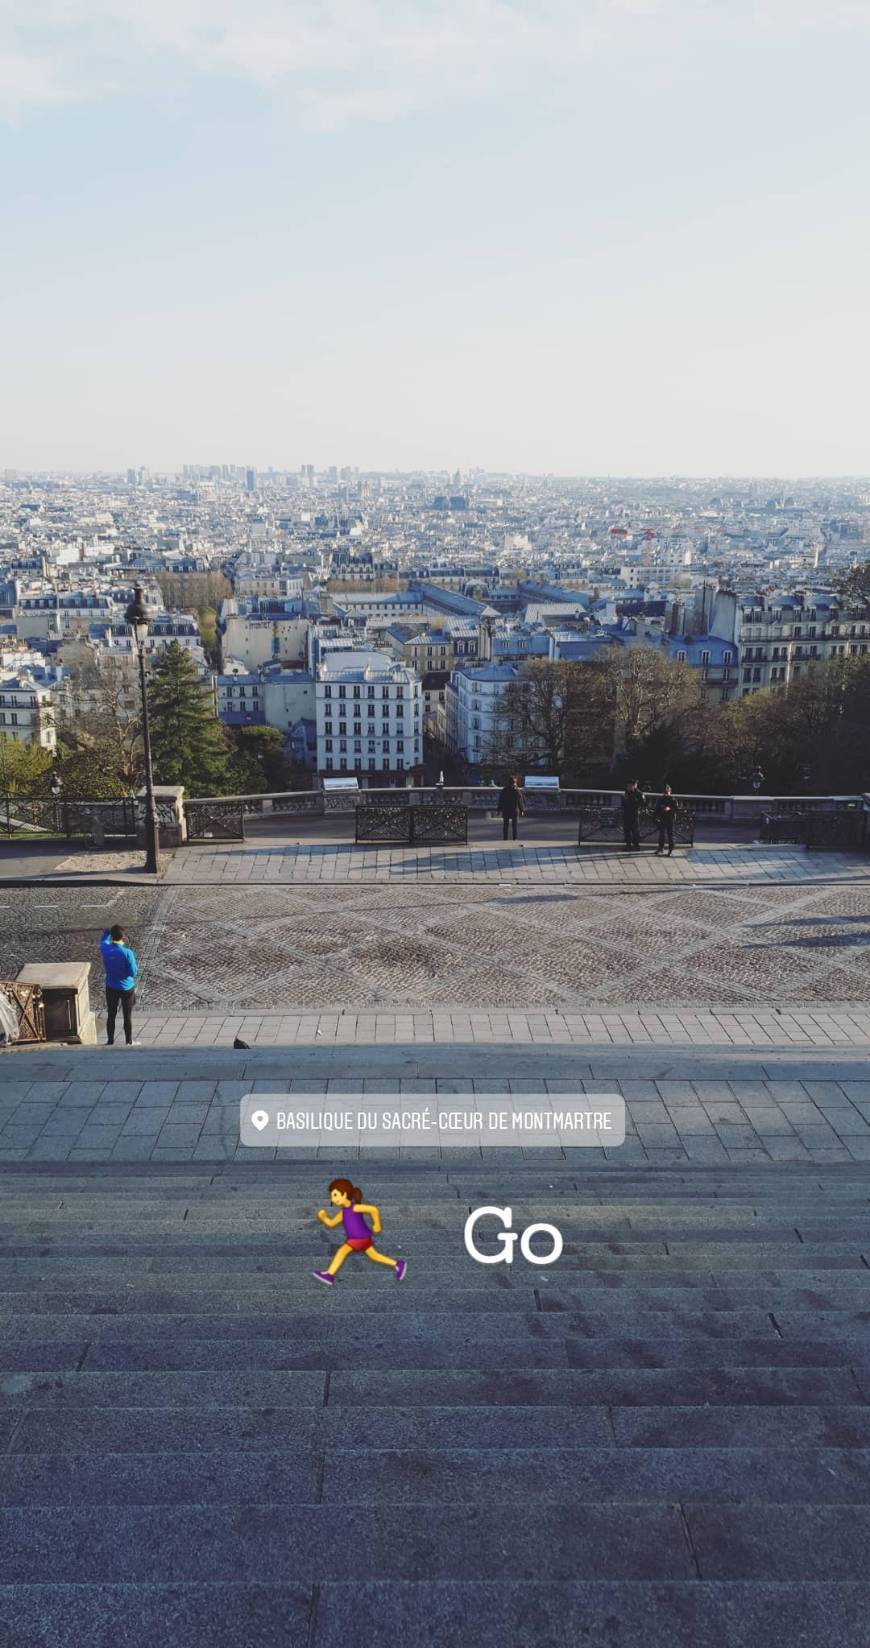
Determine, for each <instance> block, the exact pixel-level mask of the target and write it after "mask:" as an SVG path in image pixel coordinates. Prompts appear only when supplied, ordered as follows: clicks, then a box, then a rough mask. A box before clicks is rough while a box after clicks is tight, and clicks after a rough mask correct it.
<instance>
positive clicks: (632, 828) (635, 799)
mask: <svg viewBox="0 0 870 1648" xmlns="http://www.w3.org/2000/svg"><path fill="white" fill-rule="evenodd" d="M645 806H646V802H645V800H644V797H643V792H642V791H641V789H640V787H639V785H638V782H637V779H636V778H632V779H630V780H629V782H628V784H626V787H625V794H624V795H623V797H622V833H623V835H624V836H625V846H626V851H627V852H629V853H632V852H634V853H636V852H638V851H639V850H640V812H641V808H642V807H645Z"/></svg>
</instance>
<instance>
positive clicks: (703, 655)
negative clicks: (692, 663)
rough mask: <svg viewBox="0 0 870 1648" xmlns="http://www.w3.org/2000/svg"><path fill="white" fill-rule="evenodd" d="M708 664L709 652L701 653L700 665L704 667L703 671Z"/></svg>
mask: <svg viewBox="0 0 870 1648" xmlns="http://www.w3.org/2000/svg"><path fill="white" fill-rule="evenodd" d="M709 662H710V654H709V652H708V651H704V652H702V653H701V663H702V665H703V666H704V668H705V669H706V668H707V666H708V664H709Z"/></svg>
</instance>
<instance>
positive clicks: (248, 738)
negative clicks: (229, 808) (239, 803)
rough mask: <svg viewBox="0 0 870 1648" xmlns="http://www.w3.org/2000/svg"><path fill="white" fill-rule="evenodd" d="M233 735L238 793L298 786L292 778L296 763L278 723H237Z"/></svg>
mask: <svg viewBox="0 0 870 1648" xmlns="http://www.w3.org/2000/svg"><path fill="white" fill-rule="evenodd" d="M232 736H233V741H234V743H235V746H236V749H235V753H234V755H233V758H232V771H233V777H234V778H235V779H236V780H237V781H238V789H239V794H240V795H256V794H260V793H263V794H268V793H270V792H273V791H276V790H292V789H298V788H300V786H299V785H298V784H297V783H296V782H295V779H296V777H297V773H296V764H295V763H294V762H293V761H292V760H291V758H290V756H289V755H288V754H287V748H286V744H285V740H284V734H283V733H282V732H279V730H278V728H277V727H238V728H236V729H235V732H234V734H233V735H232Z"/></svg>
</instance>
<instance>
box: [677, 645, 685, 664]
mask: <svg viewBox="0 0 870 1648" xmlns="http://www.w3.org/2000/svg"><path fill="white" fill-rule="evenodd" d="M685 662H686V649H685V647H680V650H679V652H678V653H677V663H678V664H684V663H685Z"/></svg>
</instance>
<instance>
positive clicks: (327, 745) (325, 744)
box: [323, 738, 332, 750]
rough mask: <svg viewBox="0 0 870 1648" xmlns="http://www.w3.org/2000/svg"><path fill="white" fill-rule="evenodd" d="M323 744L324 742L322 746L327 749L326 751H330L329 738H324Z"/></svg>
mask: <svg viewBox="0 0 870 1648" xmlns="http://www.w3.org/2000/svg"><path fill="white" fill-rule="evenodd" d="M323 742H324V746H325V748H326V749H328V750H331V749H332V739H331V738H325V739H324V741H323Z"/></svg>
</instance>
